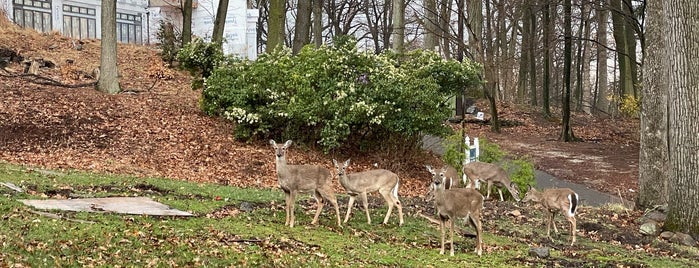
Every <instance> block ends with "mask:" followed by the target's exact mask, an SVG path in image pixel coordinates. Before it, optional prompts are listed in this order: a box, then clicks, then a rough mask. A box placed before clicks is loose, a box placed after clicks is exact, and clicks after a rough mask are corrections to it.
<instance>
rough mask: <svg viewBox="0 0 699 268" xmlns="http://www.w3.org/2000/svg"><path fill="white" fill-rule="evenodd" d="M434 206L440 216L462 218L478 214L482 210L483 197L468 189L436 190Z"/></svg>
mask: <svg viewBox="0 0 699 268" xmlns="http://www.w3.org/2000/svg"><path fill="white" fill-rule="evenodd" d="M435 206H436V207H437V210H438V211H439V214H440V215H444V216H449V217H455V218H462V217H466V216H467V215H468V214H479V213H480V211H481V209H482V208H483V195H482V194H481V193H480V192H478V191H477V190H474V189H470V188H452V189H449V190H442V189H438V190H437V191H436V193H435Z"/></svg>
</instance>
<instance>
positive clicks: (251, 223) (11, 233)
mask: <svg viewBox="0 0 699 268" xmlns="http://www.w3.org/2000/svg"><path fill="white" fill-rule="evenodd" d="M0 182H11V183H14V184H16V185H18V186H20V187H22V188H23V189H26V190H28V191H26V192H24V193H15V192H13V191H12V190H10V189H8V188H5V187H2V186H0V215H1V218H0V246H1V247H2V250H1V251H0V266H3V267H5V266H18V265H20V264H21V265H25V266H31V267H55V266H62V267H83V266H88V267H89V266H129V267H132V266H138V267H142V266H155V267H171V266H207V267H221V266H236V267H239V266H254V267H259V266H263V267H299V266H301V267H321V266H322V267H324V266H333V267H334V266H352V267H357V266H369V267H373V266H400V267H430V266H431V267H530V266H539V267H542V266H556V265H562V266H567V265H572V266H576V267H578V266H582V267H585V266H607V265H612V266H613V265H616V264H621V265H624V264H629V265H638V264H643V265H645V266H652V267H655V266H657V267H683V266H690V265H691V264H693V263H694V262H693V261H696V258H697V256H698V254H697V251H696V249H691V248H687V247H679V246H677V247H678V248H677V251H679V252H683V253H682V254H678V255H677V256H674V257H673V256H672V254H661V253H655V254H644V253H642V252H640V251H638V250H634V249H631V250H629V249H627V248H626V247H625V246H624V245H614V244H611V243H606V242H594V241H592V240H590V239H588V238H586V237H579V240H580V245H579V246H578V245H576V247H573V248H572V249H568V248H567V247H566V246H564V244H565V242H564V241H558V243H555V244H553V247H554V249H553V250H552V256H551V257H549V258H548V259H544V260H540V259H537V258H535V257H530V256H528V253H527V251H528V249H529V248H530V246H532V245H535V244H536V243H538V242H539V241H540V239H536V240H535V241H528V239H527V238H526V237H527V235H529V236H535V237H538V236H542V231H541V229H543V228H542V227H543V225H540V224H541V219H540V218H539V219H537V220H536V221H535V223H534V224H535V225H534V226H532V225H522V224H521V223H518V222H514V221H513V218H512V217H505V216H500V215H495V214H499V213H500V211H495V212H493V213H492V214H493V215H491V216H489V217H488V220H486V221H484V229H485V230H486V232H485V235H484V239H483V240H484V242H485V249H484V254H483V256H481V257H478V256H477V255H475V253H474V252H473V248H474V239H473V238H464V237H462V236H455V245H456V255H455V256H453V257H450V256H448V255H440V254H439V239H440V236H439V230H438V228H435V227H434V226H431V225H430V223H428V222H427V221H426V220H424V219H423V218H420V217H417V216H415V215H414V212H415V210H416V209H415V207H410V206H406V208H405V209H404V210H405V213H406V217H405V220H406V222H405V224H404V225H403V226H401V227H399V226H397V216H396V215H397V213H395V212H394V214H393V215H392V217H391V220H390V223H389V224H388V225H381V224H378V222H380V221H381V220H382V219H383V215H384V213H385V211H386V209H385V207H383V206H381V207H379V208H372V210H371V213H372V219H373V221H374V223H373V224H372V225H368V224H367V223H366V218H365V216H364V213H363V211H362V210H361V209H355V210H354V213H353V215H352V218H351V219H350V222H349V223H348V224H345V225H344V227H343V228H338V227H337V226H336V225H335V218H334V215H332V214H334V213H331V209H329V208H327V207H328V206H326V209H325V210H324V211H323V213H322V214H321V217H320V224H319V225H316V226H311V225H310V221H311V218H312V216H313V212H314V211H313V210H312V209H305V208H303V206H304V205H305V206H307V205H308V204H311V202H309V201H308V196H303V195H302V196H301V197H300V198H299V200H298V201H297V206H296V216H297V217H296V225H297V226H295V227H294V228H288V227H286V226H284V217H285V215H284V209H283V202H284V201H283V200H284V197H283V194H282V192H281V191H280V190H278V189H259V188H246V189H241V188H234V187H229V186H221V185H213V184H196V183H190V182H184V181H175V180H168V179H160V178H136V177H130V176H120V175H109V174H92V173H85V172H78V171H45V170H40V169H33V168H28V167H22V166H16V165H9V164H3V163H0ZM66 189H69V191H68V190H66ZM56 193H70V195H72V196H79V197H107V196H147V197H151V198H153V199H155V200H157V201H160V202H162V203H164V204H167V205H169V206H171V207H173V208H177V209H180V210H184V211H189V212H191V213H193V214H195V216H194V217H156V216H138V215H121V214H114V213H87V212H64V211H50V213H54V214H56V215H59V216H61V218H59V219H55V218H50V217H46V216H42V215H39V214H36V213H35V212H34V211H33V209H32V208H30V207H27V206H24V205H23V204H22V203H20V202H18V201H16V200H17V199H45V198H49V197H51V196H52V195H55V194H56ZM339 198H340V199H341V201H343V202H341V207H340V210H341V214H342V215H341V216H344V214H343V213H344V210H345V209H346V207H345V205H344V204H345V202H346V200H347V197H346V196H344V195H340V196H339ZM404 201H406V200H404ZM243 202H245V203H248V204H246V205H248V206H252V207H254V210H252V211H248V212H245V211H241V210H239V208H240V207H241V204H242V203H243ZM404 203H406V202H404ZM408 203H409V202H408ZM486 209H488V208H486ZM430 211H431V210H430ZM224 212H234V213H229V214H226V213H224ZM532 221H534V219H532ZM559 226H565V225H562V224H559ZM465 230H467V231H472V230H471V229H470V228H469V227H466V228H465ZM508 230H509V231H508ZM508 232H509V233H508ZM531 233H535V234H534V235H532V234H531ZM565 239H567V233H565V232H564V234H563V235H562V236H561V237H559V240H565ZM447 251H448V248H447ZM692 259H694V260H692Z"/></svg>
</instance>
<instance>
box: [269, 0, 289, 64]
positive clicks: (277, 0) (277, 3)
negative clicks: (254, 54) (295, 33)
mask: <svg viewBox="0 0 699 268" xmlns="http://www.w3.org/2000/svg"><path fill="white" fill-rule="evenodd" d="M285 23H286V1H284V0H270V1H269V27H268V30H267V48H266V51H267V53H269V52H271V51H272V50H274V49H275V48H277V47H279V46H282V47H283V46H284V36H286V35H285V33H284V31H285V27H284V26H285V25H286V24H285Z"/></svg>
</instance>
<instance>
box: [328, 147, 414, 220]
mask: <svg viewBox="0 0 699 268" xmlns="http://www.w3.org/2000/svg"><path fill="white" fill-rule="evenodd" d="M333 164H334V165H335V168H336V169H337V176H338V178H339V180H340V184H342V187H344V188H345V190H346V191H347V194H349V203H348V204H347V215H345V221H344V222H345V223H347V220H348V219H349V217H350V214H351V213H352V207H353V206H354V200H355V198H357V195H359V198H360V199H361V200H362V205H364V211H365V212H366V219H367V223H368V224H371V217H370V216H369V204H368V203H367V193H372V192H376V191H378V192H379V193H380V194H381V196H382V197H383V199H384V200H386V205H387V206H388V211H387V212H386V217H385V218H384V219H383V224H387V223H388V218H389V217H390V216H391V211H392V210H393V206H394V205H395V206H396V207H397V209H398V217H399V223H398V225H399V226H400V225H403V206H402V205H401V203H400V200H399V199H398V187H399V184H400V181H399V179H398V175H396V174H395V173H393V172H391V171H388V170H385V169H374V170H368V171H364V172H357V173H352V174H347V166H349V164H350V160H349V159H347V161H345V163H343V164H342V166H340V165H339V164H338V163H337V161H336V160H335V159H333Z"/></svg>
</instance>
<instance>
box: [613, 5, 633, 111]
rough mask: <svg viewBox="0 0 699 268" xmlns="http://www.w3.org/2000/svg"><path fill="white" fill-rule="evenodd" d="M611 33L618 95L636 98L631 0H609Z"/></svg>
mask: <svg viewBox="0 0 699 268" xmlns="http://www.w3.org/2000/svg"><path fill="white" fill-rule="evenodd" d="M609 2H610V7H611V9H612V10H611V12H612V22H613V23H612V25H613V35H614V41H615V44H616V53H617V60H618V64H619V88H620V91H621V92H620V95H621V96H622V97H624V98H627V97H634V98H636V99H638V92H637V83H638V73H637V66H636V37H635V30H634V27H633V25H632V23H631V20H632V18H633V16H634V14H633V9H632V4H631V0H610V1H609Z"/></svg>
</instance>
